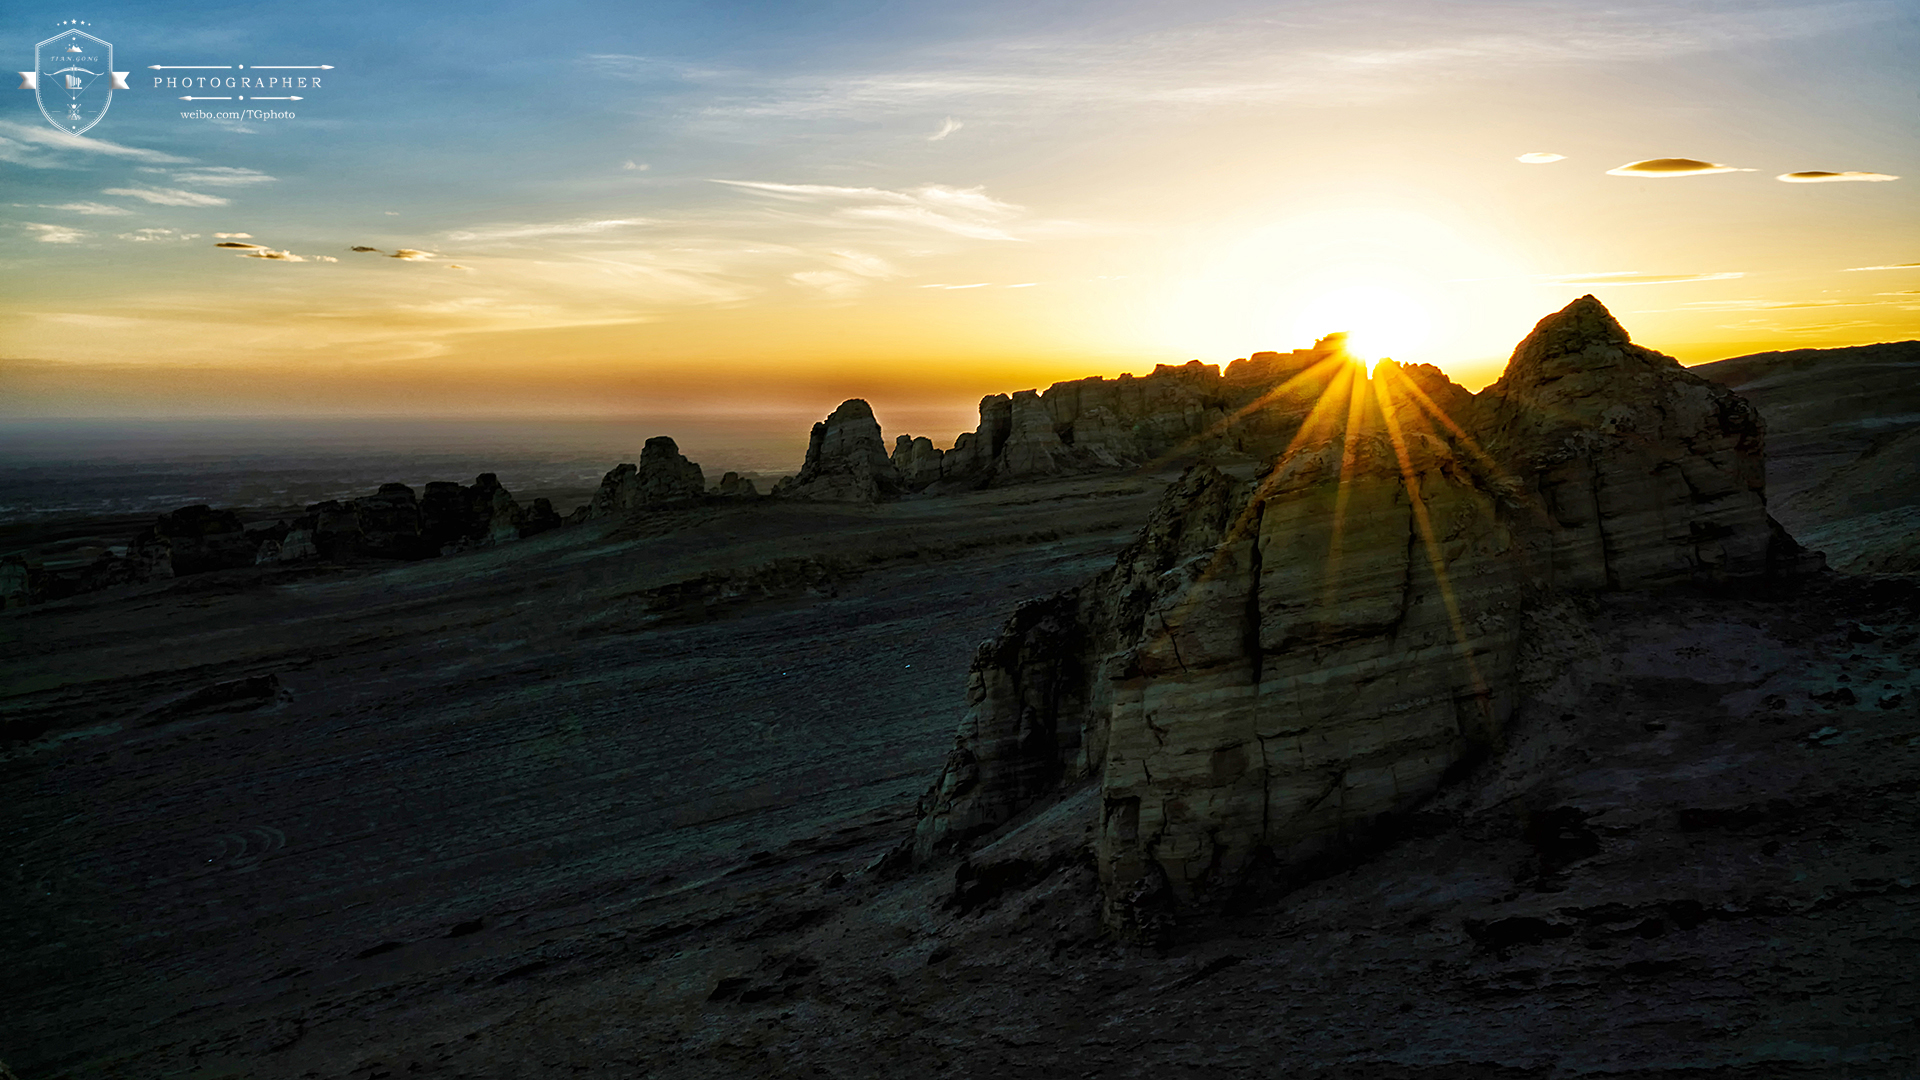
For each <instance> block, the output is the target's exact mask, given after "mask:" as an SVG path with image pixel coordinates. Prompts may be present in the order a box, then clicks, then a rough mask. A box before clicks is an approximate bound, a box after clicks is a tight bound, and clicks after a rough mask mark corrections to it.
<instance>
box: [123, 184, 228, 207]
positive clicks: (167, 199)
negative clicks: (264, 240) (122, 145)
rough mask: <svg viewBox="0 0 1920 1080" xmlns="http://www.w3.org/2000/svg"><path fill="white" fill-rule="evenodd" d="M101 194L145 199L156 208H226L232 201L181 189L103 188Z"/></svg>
mask: <svg viewBox="0 0 1920 1080" xmlns="http://www.w3.org/2000/svg"><path fill="white" fill-rule="evenodd" d="M100 193H101V194H102V195H124V196H126V197H127V198H130V199H144V200H145V201H147V202H150V203H153V204H154V205H155V206H225V205H227V204H228V203H229V202H231V201H232V200H231V199H223V198H221V197H220V196H218V195H202V194H200V193H199V192H197V191H182V190H180V189H179V188H144V187H137V188H103V189H102V190H101V192H100Z"/></svg>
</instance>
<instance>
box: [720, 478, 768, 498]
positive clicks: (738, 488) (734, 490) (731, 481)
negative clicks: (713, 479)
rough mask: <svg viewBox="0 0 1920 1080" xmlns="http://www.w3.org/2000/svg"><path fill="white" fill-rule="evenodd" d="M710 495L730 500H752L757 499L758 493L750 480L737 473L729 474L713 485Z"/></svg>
mask: <svg viewBox="0 0 1920 1080" xmlns="http://www.w3.org/2000/svg"><path fill="white" fill-rule="evenodd" d="M712 494H715V495H719V496H722V497H724V498H730V499H752V498H757V497H758V496H759V494H760V491H759V489H758V488H755V487H754V486H753V481H752V480H749V479H747V478H746V477H744V476H741V475H740V474H739V473H737V472H729V473H727V474H726V475H725V476H722V477H721V478H720V482H719V483H718V484H715V485H714V487H713V492H712Z"/></svg>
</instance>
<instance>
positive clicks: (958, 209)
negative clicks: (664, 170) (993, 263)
mask: <svg viewBox="0 0 1920 1080" xmlns="http://www.w3.org/2000/svg"><path fill="white" fill-rule="evenodd" d="M714 183H716V184H726V185H728V186H729V187H734V188H739V189H741V190H743V191H750V192H753V193H754V194H756V195H760V196H763V197H766V198H771V199H778V200H782V201H785V202H795V203H809V204H815V205H820V206H824V207H827V208H828V211H827V212H828V216H829V217H830V218H832V219H833V220H834V221H837V222H839V223H842V224H866V225H879V226H909V227H916V228H926V229H936V230H939V231H941V232H948V233H953V234H954V235H956V236H966V237H971V238H973V239H976V240H1018V239H1020V238H1019V237H1017V236H1014V235H1012V234H1011V233H1009V232H1007V231H1006V229H1005V228H1003V226H1004V225H1006V224H1007V223H1008V222H1010V221H1012V220H1013V219H1014V218H1017V217H1019V216H1020V215H1021V214H1023V213H1024V212H1025V208H1024V207H1020V206H1016V205H1014V204H1013V203H1009V202H1002V201H1001V200H999V199H996V198H994V197H993V196H991V195H988V194H987V193H986V192H985V190H984V189H982V188H977V187H972V188H954V187H946V186H944V185H940V184H925V185H922V186H920V187H917V188H913V189H910V190H907V191H891V190H888V189H886V188H874V187H841V186H837V185H833V184H779V183H772V182H768V181H762V180H715V181H714Z"/></svg>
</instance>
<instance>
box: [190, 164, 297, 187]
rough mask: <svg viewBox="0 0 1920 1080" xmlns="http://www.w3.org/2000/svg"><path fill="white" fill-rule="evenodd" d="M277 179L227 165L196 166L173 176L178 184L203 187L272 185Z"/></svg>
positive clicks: (255, 170)
mask: <svg viewBox="0 0 1920 1080" xmlns="http://www.w3.org/2000/svg"><path fill="white" fill-rule="evenodd" d="M275 179H276V178H275V177H272V176H268V175H267V174H266V173H263V172H261V171H259V170H258V169H237V168H232V167H229V166H225V165H201V166H195V167H194V168H191V169H181V170H179V171H177V172H175V173H174V174H173V181H174V183H176V184H194V185H198V186H202V187H246V186H248V185H251V184H270V183H272V182H273V181H274V180H275Z"/></svg>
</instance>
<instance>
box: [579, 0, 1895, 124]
mask: <svg viewBox="0 0 1920 1080" xmlns="http://www.w3.org/2000/svg"><path fill="white" fill-rule="evenodd" d="M1889 15H1890V12H1889V7H1888V5H1884V4H1874V3H1839V4H1827V5H1816V4H1789V5H1778V6H1767V7H1761V6H1758V5H1745V4H1742V5H1734V4H1722V3H1712V4H1699V5H1686V6H1681V5H1671V4H1668V5H1658V4H1649V3H1641V4H1624V5H1619V6H1616V7H1612V8H1602V9H1596V8H1592V7H1589V6H1580V7H1576V6H1575V5H1574V4H1571V3H1565V2H1542V3H1537V4H1526V5H1516V4H1512V3H1501V2H1488V0H1482V2H1462V3H1449V4H1444V5H1406V4H1391V5H1389V4H1384V3H1369V2H1354V3H1348V4H1340V5H1326V6H1325V7H1324V8H1322V9H1320V10H1304V11H1303V10H1300V9H1298V8H1293V7H1281V8H1276V9H1274V10H1273V11H1272V12H1269V13H1263V14H1261V15H1258V16H1250V17H1236V18H1228V19H1220V20H1215V21H1212V22H1198V21H1188V22H1185V23H1184V24H1183V25H1181V26H1179V27H1177V28H1171V29H1162V30H1156V31H1152V32H1148V33H1142V34H1132V35H1112V34H1101V33H1099V32H1098V31H1097V30H1096V31H1091V32H1080V33H1072V32H1068V33H1055V34H1047V35H1031V36H1026V37H1021V38H1007V39H1001V40H998V41H989V42H984V43H971V44H970V45H969V46H966V47H963V48H956V49H951V50H949V51H948V52H947V53H946V54H945V55H938V54H935V55H926V54H921V55H920V56H917V57H916V62H915V63H914V64H913V65H911V66H910V67H903V68H900V69H893V70H869V71H857V72H848V73H839V74H829V75H806V76H797V77H789V78H781V79H767V78H764V77H758V78H756V77H755V76H753V75H752V73H745V72H726V73H720V72H713V71H696V70H694V69H690V68H685V67H679V66H675V65H672V64H668V63H665V62H662V61H657V60H649V59H647V58H642V57H617V58H616V57H593V58H589V59H590V60H591V61H592V62H593V63H594V64H596V65H597V66H596V67H594V70H598V71H601V72H602V73H603V74H607V75H612V76H615V77H619V78H627V79H647V80H652V81H664V80H668V79H672V80H676V81H679V82H681V83H682V84H684V85H686V86H687V87H688V88H689V89H690V90H693V91H697V92H711V93H712V94H713V97H712V98H711V99H709V100H708V101H707V102H706V104H705V106H704V107H703V108H702V109H701V110H700V111H701V112H702V113H703V114H704V115H707V116H709V117H712V118H715V119H721V118H727V117H736V118H766V117H793V118H821V117H844V118H857V119H860V120H872V119H873V118H875V117H876V116H885V115H889V114H902V113H910V112H918V113H922V114H925V113H929V112H931V113H934V114H935V115H939V114H940V113H944V112H953V113H963V112H964V113H965V114H967V115H994V116H1031V115H1034V114H1036V113H1040V112H1048V111H1053V112H1058V111H1070V110H1084V109H1088V108H1094V109H1107V108H1112V109H1123V110H1124V109H1139V108H1142V107H1166V108H1184V107H1194V106H1213V105H1235V106H1249V105H1271V104H1309V105H1313V104H1320V105H1338V104H1353V103H1360V102H1370V101H1380V100H1387V99H1392V98H1398V97H1404V96H1407V95H1409V94H1415V93H1420V92H1422V91H1423V90H1425V89H1427V88H1430V87H1432V86H1435V85H1437V84H1440V83H1444V82H1451V81H1457V80H1470V79H1480V78H1488V77H1491V76H1493V75H1494V73H1500V75H1501V76H1502V77H1505V76H1509V75H1511V74H1512V73H1513V72H1514V71H1516V70H1523V69H1536V68H1543V67H1564V66H1568V65H1593V64H1607V63H1646V62H1649V61H1656V60H1663V59H1670V58H1674V57H1679V56H1686V55H1692V54H1699V53H1706V52H1713V51H1721V50H1735V49H1741V48H1751V47H1755V46H1758V45H1761V44H1763V43H1765V42H1769V41H1777V40H1790V39H1794V38H1800V37H1805V36H1810V35H1815V34H1821V33H1827V32H1831V31H1833V30H1835V29H1837V28H1839V27H1842V26H1847V25H1853V24H1858V23H1863V22H1870V21H1874V20H1883V19H1886V18H1888V17H1889Z"/></svg>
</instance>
